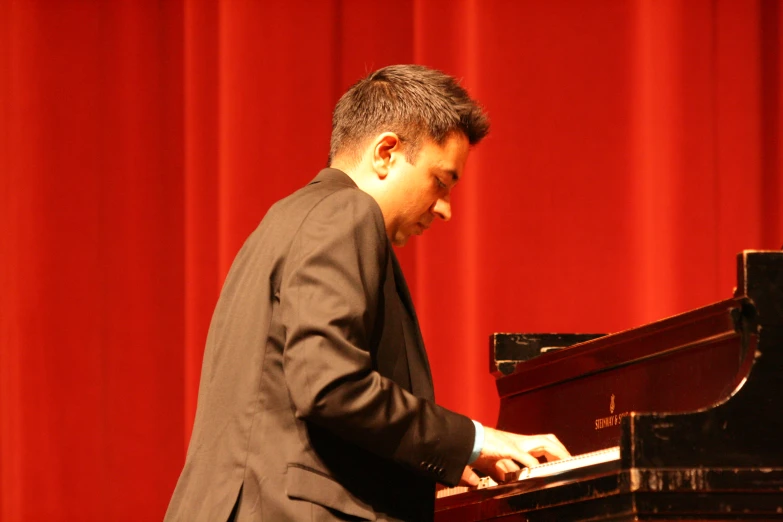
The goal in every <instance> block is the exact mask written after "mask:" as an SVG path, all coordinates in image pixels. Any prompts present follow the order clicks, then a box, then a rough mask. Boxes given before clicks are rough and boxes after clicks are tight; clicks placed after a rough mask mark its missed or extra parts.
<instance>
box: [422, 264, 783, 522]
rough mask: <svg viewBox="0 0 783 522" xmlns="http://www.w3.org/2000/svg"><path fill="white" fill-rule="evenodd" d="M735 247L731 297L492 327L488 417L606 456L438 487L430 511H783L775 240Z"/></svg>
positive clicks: (718, 516) (781, 331)
mask: <svg viewBox="0 0 783 522" xmlns="http://www.w3.org/2000/svg"><path fill="white" fill-rule="evenodd" d="M737 259H738V262H737V265H738V283H737V288H736V291H735V295H734V297H733V298H731V299H727V300H725V301H721V302H718V303H715V304H712V305H709V306H705V307H703V308H699V309H696V310H693V311H690V312H687V313H683V314H680V315H677V316H674V317H670V318H668V319H664V320H662V321H659V322H656V323H652V324H649V325H645V326H642V327H639V328H635V329H631V330H627V331H624V332H620V333H616V334H612V335H604V336H601V335H556V334H548V335H532V334H531V335H526V334H495V335H493V336H492V337H491V339H490V359H491V363H490V366H491V371H492V373H493V374H494V375H495V377H496V384H497V390H498V393H499V395H500V413H499V417H498V422H497V427H498V428H499V429H502V430H507V431H513V432H516V433H554V434H556V435H557V436H558V438H559V439H560V440H561V441H562V442H563V443H564V444H565V446H566V447H567V448H568V449H569V451H570V452H571V454H572V455H581V454H590V453H592V452H597V451H599V450H605V451H604V452H603V454H604V455H606V454H607V452H608V454H610V456H609V457H608V460H607V459H604V460H606V461H605V462H601V463H598V464H592V465H587V466H578V465H577V464H578V463H579V462H580V461H584V460H587V459H580V458H575V459H571V460H572V462H569V463H566V464H572V465H571V466H567V469H566V470H565V471H560V472H557V473H554V474H551V475H549V476H531V478H526V479H523V480H519V481H513V482H507V483H504V484H500V485H497V486H493V487H488V488H485V489H475V490H470V491H467V492H463V493H459V494H454V495H450V496H447V497H443V498H439V499H437V501H436V515H435V519H436V521H439V522H445V521H449V522H462V521H478V520H500V521H507V522H511V521H531V522H533V521H555V520H556V521H576V520H590V521H594V520H613V521H620V520H623V521H625V520H740V519H748V520H777V519H780V520H783V394H782V393H781V388H782V387H783V386H782V385H783V252H781V251H774V252H762V251H745V252H743V253H741V254H739V255H738V258H737ZM599 454H600V453H599ZM547 466H548V465H547V464H545V465H542V466H541V468H542V469H543V468H546V467H547ZM535 470H536V468H532V470H531V471H535ZM531 475H534V474H531Z"/></svg>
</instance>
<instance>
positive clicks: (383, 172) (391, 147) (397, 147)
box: [372, 132, 402, 179]
mask: <svg viewBox="0 0 783 522" xmlns="http://www.w3.org/2000/svg"><path fill="white" fill-rule="evenodd" d="M401 152H402V141H401V140H400V137H399V136H397V134H395V133H394V132H384V133H383V134H379V135H378V136H376V137H375V139H374V140H373V142H372V166H373V170H374V171H375V172H376V174H377V175H378V177H379V178H381V179H383V178H385V177H386V176H387V175H388V174H389V170H390V168H391V167H392V166H394V162H395V161H397V157H398V156H399V154H400V153H401Z"/></svg>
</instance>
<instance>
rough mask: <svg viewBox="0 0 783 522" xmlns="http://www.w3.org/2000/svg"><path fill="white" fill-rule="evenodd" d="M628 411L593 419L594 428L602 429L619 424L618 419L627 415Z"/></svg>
mask: <svg viewBox="0 0 783 522" xmlns="http://www.w3.org/2000/svg"><path fill="white" fill-rule="evenodd" d="M629 413H630V412H627V411H624V412H622V413H618V414H616V415H609V416H608V417H602V418H600V419H595V429H597V430H602V429H604V428H610V427H612V426H617V425H618V424H620V421H621V420H622V418H623V417H627V416H628V414H629Z"/></svg>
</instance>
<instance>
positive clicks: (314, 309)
mask: <svg viewBox="0 0 783 522" xmlns="http://www.w3.org/2000/svg"><path fill="white" fill-rule="evenodd" d="M332 127H333V130H332V140H331V150H330V168H327V169H324V170H323V171H321V172H320V173H319V174H318V176H316V178H315V179H314V180H313V181H312V182H311V183H310V184H309V185H307V186H306V187H304V188H302V189H300V190H299V191H297V192H295V193H294V194H292V195H291V196H289V197H287V198H285V199H283V200H281V201H279V202H278V203H276V204H275V205H273V207H272V208H271V209H270V210H269V212H268V213H267V215H266V216H265V217H264V219H263V221H262V222H261V224H260V225H259V227H258V228H257V229H256V230H255V231H254V232H253V234H251V236H250V237H249V238H248V240H247V242H246V243H245V245H244V246H243V248H242V250H241V251H240V253H239V254H238V256H237V258H236V260H235V261H234V264H233V266H232V267H231V271H230V272H229V275H228V278H227V279H226V282H225V285H224V288H223V291H222V293H221V296H220V300H219V301H218V304H217V308H216V310H215V314H214V317H213V319H212V324H211V327H210V331H209V335H208V338H207V347H206V351H205V353H204V366H203V370H202V375H201V384H200V388H199V397H198V408H197V412H196V420H195V425H194V428H193V436H192V439H191V442H190V447H189V449H188V455H187V459H186V462H185V468H184V470H183V471H182V475H181V477H180V479H179V482H178V484H177V487H176V490H175V492H174V495H173V498H172V500H171V504H170V506H169V509H168V512H167V514H166V520H168V521H175V520H176V521H188V522H192V521H200V520H204V521H207V520H208V521H221V522H222V521H225V520H236V521H250V520H253V521H262V520H263V521H266V520H272V521H280V520H313V521H320V520H428V519H431V518H432V516H433V504H434V487H435V483H436V482H441V483H443V484H446V485H455V484H457V483H458V482H460V480H462V481H463V483H469V484H475V483H476V482H477V480H478V479H477V476H476V474H475V473H474V472H473V471H472V470H471V469H470V467H466V466H467V464H468V463H471V464H472V466H473V467H474V468H478V469H479V470H481V471H483V472H484V473H489V474H492V475H494V476H499V475H500V474H502V472H503V471H510V470H514V469H518V465H517V464H516V463H515V462H514V461H516V462H519V463H521V464H522V465H534V464H536V463H538V460H537V459H536V457H538V456H543V457H546V458H560V457H565V456H567V455H568V452H567V451H566V450H565V448H563V446H562V445H561V444H560V443H559V441H558V440H557V439H556V438H555V437H554V436H552V435H540V436H533V437H524V436H521V435H513V434H508V433H502V432H498V431H496V430H492V429H490V428H483V427H482V426H481V425H480V424H478V423H475V422H473V421H471V420H470V419H468V418H467V417H464V416H462V415H459V414H457V413H454V412H451V411H448V410H446V409H444V408H441V407H439V406H437V405H436V404H435V403H434V401H433V389H432V381H431V376H430V371H429V365H428V362H427V356H426V353H425V352H424V346H423V343H422V340H421V334H420V332H419V327H418V324H417V322H416V315H415V313H414V310H413V304H412V302H411V299H410V295H409V294H408V289H407V287H406V284H405V280H404V278H403V275H402V272H401V271H400V267H399V265H398V263H397V260H396V258H395V256H394V252H393V250H392V244H394V245H404V244H405V243H406V242H407V241H408V239H409V238H410V236H411V235H413V234H421V233H422V232H423V231H424V230H426V229H428V228H429V227H430V226H431V225H432V223H433V221H434V220H435V219H436V218H440V219H443V220H448V219H449V218H450V217H451V207H450V199H449V198H450V194H451V190H452V189H453V188H454V186H455V185H456V184H457V182H458V181H459V180H460V178H461V177H462V176H463V173H464V169H465V162H466V160H467V157H468V152H469V149H470V146H471V145H474V144H476V143H478V142H479V141H480V140H481V139H482V138H483V137H484V136H485V135H486V133H487V131H488V127H489V126H488V122H487V119H486V117H485V115H484V114H483V113H482V111H481V109H480V107H479V106H478V105H477V104H476V103H475V102H474V101H473V100H471V99H470V97H469V96H468V94H467V93H466V92H465V91H464V90H463V89H462V88H461V87H460V86H459V85H458V84H457V82H456V81H455V80H454V79H453V78H451V77H449V76H447V75H445V74H443V73H441V72H438V71H434V70H431V69H427V68H425V67H421V66H413V65H408V66H391V67H386V68H384V69H381V70H379V71H376V72H375V73H372V74H371V75H369V76H368V77H367V78H365V79H363V80H361V81H359V82H358V83H357V84H356V85H354V86H353V87H352V88H351V89H350V90H349V91H348V92H347V93H346V94H345V95H344V96H343V97H342V98H341V99H340V101H339V102H338V103H337V106H336V108H335V111H334V118H333V126H332Z"/></svg>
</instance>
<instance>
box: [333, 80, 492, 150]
mask: <svg viewBox="0 0 783 522" xmlns="http://www.w3.org/2000/svg"><path fill="white" fill-rule="evenodd" d="M386 131H390V132H394V133H396V134H397V135H398V136H399V137H400V139H401V140H402V141H403V143H406V145H407V147H406V151H405V156H406V158H407V159H408V161H410V162H411V163H413V161H414V160H415V158H416V156H417V154H418V152H419V148H420V147H421V144H422V141H423V139H426V138H430V139H432V140H433V141H435V143H438V144H439V145H442V144H443V142H444V141H445V140H446V138H447V136H448V135H449V134H450V133H452V132H454V131H459V132H461V133H463V134H464V135H465V136H466V137H467V138H468V142H469V143H470V144H471V145H475V144H477V143H478V142H480V141H481V140H482V139H483V138H484V136H486V135H487V133H488V132H489V119H488V118H487V115H486V114H485V113H484V110H483V109H482V108H481V106H480V105H479V104H478V103H477V102H476V101H475V100H473V99H472V98H471V97H470V96H469V95H468V93H467V91H466V90H465V89H463V88H462V87H461V86H460V85H459V82H458V81H457V80H456V79H454V78H453V77H451V76H449V75H448V74H446V73H443V72H441V71H437V70H435V69H430V68H428V67H424V66H423V65H390V66H388V67H384V68H382V69H378V70H377V71H375V72H374V73H371V74H370V75H369V76H367V77H366V78H363V79H361V80H359V81H358V82H357V83H356V84H354V85H353V87H351V88H350V89H348V91H347V92H346V93H345V94H343V96H342V97H341V98H340V100H339V101H338V102H337V105H336V106H335V108H334V113H333V115H332V139H331V144H330V148H329V164H330V165H331V163H332V161H333V160H334V158H335V157H336V156H337V155H338V154H343V153H349V154H358V153H359V147H360V146H361V145H362V144H363V142H364V141H365V140H367V139H369V138H371V137H373V136H375V135H377V134H379V133H381V132H386Z"/></svg>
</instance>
